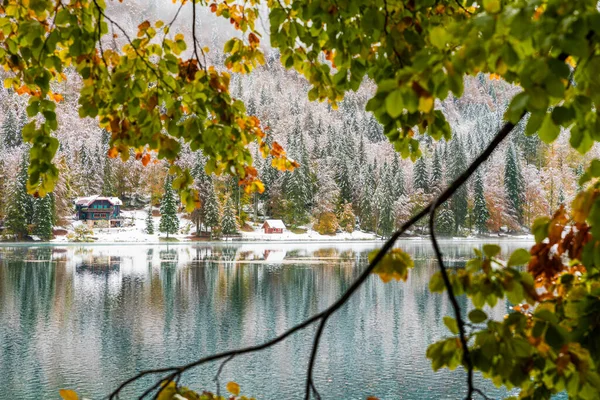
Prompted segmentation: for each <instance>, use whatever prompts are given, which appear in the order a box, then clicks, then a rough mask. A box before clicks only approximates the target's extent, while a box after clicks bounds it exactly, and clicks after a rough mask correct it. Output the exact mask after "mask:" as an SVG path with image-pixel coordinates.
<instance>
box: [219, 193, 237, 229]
mask: <svg viewBox="0 0 600 400" xmlns="http://www.w3.org/2000/svg"><path fill="white" fill-rule="evenodd" d="M221 231H222V232H223V234H224V235H226V236H228V235H233V234H236V233H237V232H238V223H237V220H236V218H235V207H234V206H233V202H232V201H231V197H227V201H226V202H225V208H224V210H223V219H222V221H221Z"/></svg>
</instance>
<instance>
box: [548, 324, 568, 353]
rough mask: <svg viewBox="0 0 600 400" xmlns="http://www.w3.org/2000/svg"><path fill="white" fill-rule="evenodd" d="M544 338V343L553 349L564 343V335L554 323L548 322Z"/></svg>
mask: <svg viewBox="0 0 600 400" xmlns="http://www.w3.org/2000/svg"><path fill="white" fill-rule="evenodd" d="M544 340H546V343H548V345H550V347H552V348H553V349H555V350H558V349H560V348H561V347H562V346H563V344H564V343H565V337H564V335H563V332H562V330H561V329H559V327H558V326H556V325H554V324H548V329H546V334H545V335H544Z"/></svg>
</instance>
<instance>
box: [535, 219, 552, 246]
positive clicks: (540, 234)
mask: <svg viewBox="0 0 600 400" xmlns="http://www.w3.org/2000/svg"><path fill="white" fill-rule="evenodd" d="M549 225H550V218H548V217H541V218H538V219H536V220H535V221H533V225H532V226H531V233H533V236H534V238H535V242H536V243H541V242H542V241H543V240H544V239H546V238H547V237H548V228H549Z"/></svg>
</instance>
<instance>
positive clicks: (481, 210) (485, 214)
mask: <svg viewBox="0 0 600 400" xmlns="http://www.w3.org/2000/svg"><path fill="white" fill-rule="evenodd" d="M474 192H475V205H474V207H473V214H474V217H475V228H476V229H477V232H479V233H485V232H487V230H488V228H487V222H488V219H489V218H490V212H489V211H488V208H487V204H486V202H485V196H484V192H483V179H481V173H479V172H477V175H475V185H474Z"/></svg>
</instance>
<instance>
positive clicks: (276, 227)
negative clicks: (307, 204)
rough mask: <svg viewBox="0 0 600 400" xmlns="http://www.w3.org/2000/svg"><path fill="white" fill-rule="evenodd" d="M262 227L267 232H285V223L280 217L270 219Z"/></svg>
mask: <svg viewBox="0 0 600 400" xmlns="http://www.w3.org/2000/svg"><path fill="white" fill-rule="evenodd" d="M262 229H264V230H265V233H283V230H284V229H285V224H284V223H283V221H282V220H280V219H268V220H266V221H265V222H264V224H263V225H262Z"/></svg>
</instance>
